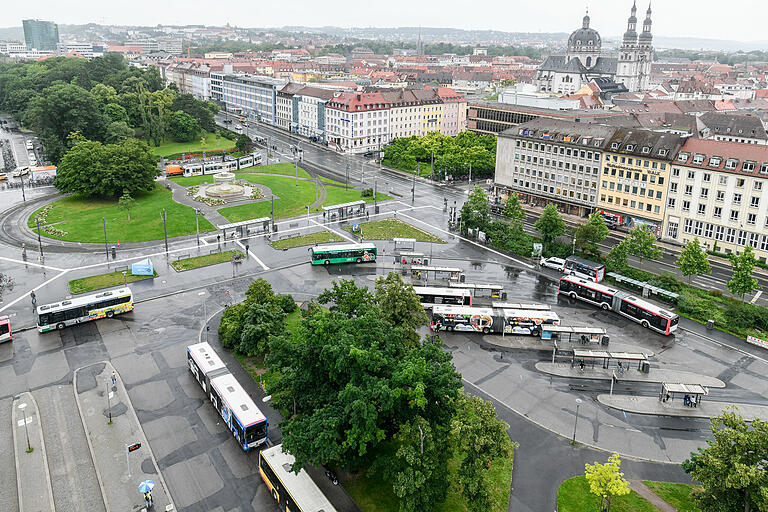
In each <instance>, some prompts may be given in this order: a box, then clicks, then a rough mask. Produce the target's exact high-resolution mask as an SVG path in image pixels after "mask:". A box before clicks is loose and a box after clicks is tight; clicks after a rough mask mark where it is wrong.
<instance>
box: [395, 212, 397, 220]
mask: <svg viewBox="0 0 768 512" xmlns="http://www.w3.org/2000/svg"><path fill="white" fill-rule="evenodd" d="M395 218H397V210H395Z"/></svg>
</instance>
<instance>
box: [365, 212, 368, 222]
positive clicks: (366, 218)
mask: <svg viewBox="0 0 768 512" xmlns="http://www.w3.org/2000/svg"><path fill="white" fill-rule="evenodd" d="M365 220H368V212H365Z"/></svg>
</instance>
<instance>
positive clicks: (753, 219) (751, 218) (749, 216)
mask: <svg viewBox="0 0 768 512" xmlns="http://www.w3.org/2000/svg"><path fill="white" fill-rule="evenodd" d="M756 222H757V214H755V213H748V214H747V224H752V225H753V226H754V225H755V223H756Z"/></svg>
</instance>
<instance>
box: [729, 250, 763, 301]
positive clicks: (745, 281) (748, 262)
mask: <svg viewBox="0 0 768 512" xmlns="http://www.w3.org/2000/svg"><path fill="white" fill-rule="evenodd" d="M728 259H729V260H730V261H731V268H732V269H733V276H732V277H731V280H730V281H728V282H727V283H726V286H727V287H728V291H729V292H731V293H732V294H734V295H738V296H739V297H741V299H742V300H744V294H746V293H752V292H753V291H755V290H757V289H758V288H759V285H758V284H757V279H755V277H754V276H753V275H752V273H753V272H754V270H755V252H754V251H753V250H752V247H750V246H746V247H745V248H744V249H743V250H742V251H741V252H740V253H738V254H729V255H728Z"/></svg>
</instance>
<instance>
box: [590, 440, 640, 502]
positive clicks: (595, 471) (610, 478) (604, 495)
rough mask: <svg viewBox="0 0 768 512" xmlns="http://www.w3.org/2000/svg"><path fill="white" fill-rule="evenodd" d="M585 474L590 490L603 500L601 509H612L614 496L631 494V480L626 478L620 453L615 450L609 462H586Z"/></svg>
mask: <svg viewBox="0 0 768 512" xmlns="http://www.w3.org/2000/svg"><path fill="white" fill-rule="evenodd" d="M584 468H585V476H586V478H587V482H589V492H590V493H592V494H594V495H595V496H598V497H599V498H600V500H601V502H600V507H601V508H600V510H605V511H608V510H610V509H611V502H612V501H613V498H614V496H624V495H626V494H629V482H628V481H627V480H626V479H625V478H624V473H622V472H621V471H620V469H621V459H620V458H619V454H618V453H616V452H614V453H613V454H611V456H610V457H608V462H606V463H605V464H600V463H599V462H595V463H594V464H585V466H584Z"/></svg>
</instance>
